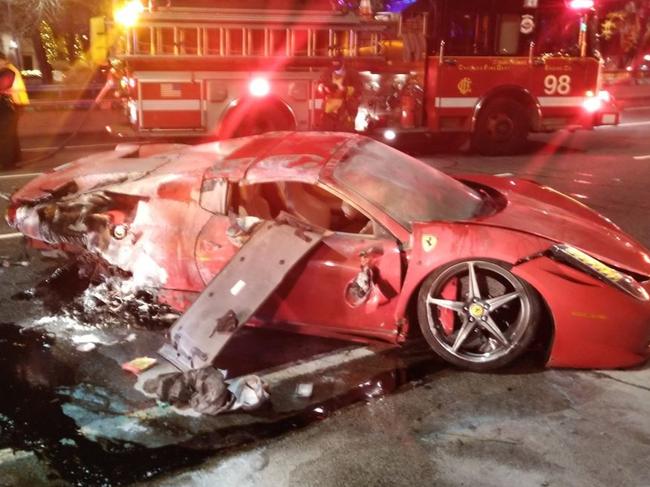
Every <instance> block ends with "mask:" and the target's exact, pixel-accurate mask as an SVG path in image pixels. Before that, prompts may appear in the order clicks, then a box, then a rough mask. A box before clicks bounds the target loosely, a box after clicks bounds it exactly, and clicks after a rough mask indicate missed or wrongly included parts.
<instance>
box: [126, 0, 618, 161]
mask: <svg viewBox="0 0 650 487" xmlns="http://www.w3.org/2000/svg"><path fill="white" fill-rule="evenodd" d="M488 4H490V5H488ZM578 7H579V8H578V9H573V8H571V6H569V5H567V4H565V3H564V2H563V1H562V2H558V0H547V1H544V0H499V1H497V0H484V1H479V0H456V1H453V2H452V1H451V0H431V1H429V2H428V3H426V5H425V6H418V5H417V4H415V5H412V6H411V8H409V9H406V10H405V11H403V12H401V13H375V14H371V15H368V14H366V15H359V14H357V13H340V12H325V11H309V10H300V11H296V10H293V11H288V10H252V9H217V8H189V7H186V8H180V7H165V8H159V9H156V10H153V11H147V12H143V13H142V15H141V16H140V18H139V20H138V23H137V25H136V26H135V27H132V28H129V29H127V30H126V31H125V37H124V42H123V44H122V46H121V52H119V53H118V54H117V57H118V58H119V59H120V60H121V61H123V63H124V66H125V68H126V73H128V74H127V75H126V77H125V78H124V80H123V85H124V86H125V87H126V88H127V89H128V91H129V95H128V98H127V106H128V115H129V118H130V123H131V126H132V129H133V130H134V131H135V132H136V133H137V134H138V135H139V136H142V137H147V136H168V137H169V136H188V135H195V136H202V137H219V138H223V137H231V136H239V135H247V134H252V133H259V132H262V131H267V130H294V129H296V130H314V129H318V128H319V127H321V120H322V117H323V111H324V109H325V104H326V102H327V94H326V93H324V92H323V89H322V79H323V73H327V69H328V68H329V69H331V68H330V66H331V63H332V60H333V59H334V58H338V57H340V56H343V59H344V66H345V70H346V71H348V72H354V73H356V74H358V76H359V78H360V81H361V87H362V88H361V90H360V91H361V93H356V94H355V96H357V97H358V103H357V105H358V111H357V113H356V117H355V119H354V128H355V129H356V130H357V131H359V132H365V133H369V134H374V135H377V136H379V137H383V138H384V139H385V140H386V141H388V142H391V141H393V140H395V139H396V138H397V139H398V138H399V137H400V136H401V134H402V133H405V132H466V133H471V134H472V140H473V142H474V143H475V145H476V147H477V148H478V149H479V150H480V151H481V152H483V153H486V154H505V153H512V152H515V151H517V150H519V149H520V148H521V146H522V144H523V142H524V141H525V139H526V137H527V136H528V134H529V132H543V131H552V130H557V129H561V128H592V127H594V126H598V125H615V124H617V123H618V111H617V110H616V107H615V104H614V102H613V100H611V99H610V97H609V95H608V94H607V93H606V92H604V91H602V90H601V86H600V72H601V63H600V61H599V59H598V58H597V51H596V47H597V45H596V40H595V36H593V35H592V30H591V27H592V25H597V22H596V21H592V15H593V11H592V10H591V9H590V8H589V2H586V4H585V2H584V1H583V0H580V3H579V4H578Z"/></svg>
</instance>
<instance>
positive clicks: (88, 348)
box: [77, 342, 97, 352]
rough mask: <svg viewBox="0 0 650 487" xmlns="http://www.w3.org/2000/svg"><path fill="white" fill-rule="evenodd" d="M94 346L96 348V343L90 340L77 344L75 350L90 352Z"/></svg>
mask: <svg viewBox="0 0 650 487" xmlns="http://www.w3.org/2000/svg"><path fill="white" fill-rule="evenodd" d="M95 348H97V345H95V344H94V343H92V342H88V343H82V344H81V345H79V346H77V350H78V351H79V352H91V351H93V350H95Z"/></svg>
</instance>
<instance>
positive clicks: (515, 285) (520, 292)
mask: <svg viewBox="0 0 650 487" xmlns="http://www.w3.org/2000/svg"><path fill="white" fill-rule="evenodd" d="M539 314H540V306H539V299H538V297H537V295H536V293H535V291H534V290H533V289H532V287H531V286H530V285H528V284H527V283H526V282H524V281H522V280H521V279H519V278H518V277H516V276H515V275H514V274H512V272H510V271H509V270H508V268H507V265H506V264H501V263H497V262H493V261H489V260H467V261H462V262H457V263H454V264H451V265H448V266H446V267H444V268H442V269H439V270H438V271H436V272H434V273H432V274H431V275H430V276H429V277H428V278H427V279H426V280H425V281H424V283H423V284H422V286H421V288H420V293H419V296H418V320H419V323H420V327H421V329H422V333H423V334H424V337H425V339H426V340H427V342H428V343H429V345H431V347H432V348H433V350H434V351H435V352H436V353H438V355H440V356H441V357H442V358H443V359H445V360H446V361H448V362H450V363H452V364H454V365H457V366H459V367H463V368H466V369H471V370H478V371H483V370H491V369H495V368H498V367H502V366H504V365H506V364H508V363H510V362H512V361H513V360H514V359H515V358H517V357H518V356H519V355H520V354H521V353H522V352H523V351H524V350H526V348H527V347H528V345H530V342H531V341H532V339H533V338H534V336H535V331H536V328H537V324H538V321H539Z"/></svg>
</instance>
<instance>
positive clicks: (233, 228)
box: [226, 216, 262, 248]
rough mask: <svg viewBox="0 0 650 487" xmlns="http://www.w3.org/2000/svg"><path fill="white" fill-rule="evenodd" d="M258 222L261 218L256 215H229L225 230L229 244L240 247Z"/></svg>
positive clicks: (246, 240)
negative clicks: (228, 222)
mask: <svg viewBox="0 0 650 487" xmlns="http://www.w3.org/2000/svg"><path fill="white" fill-rule="evenodd" d="M259 223H262V220H261V219H259V218H257V217H256V216H242V217H234V216H231V218H230V226H229V227H228V229H227V230H226V237H227V238H228V241H229V242H230V243H231V244H233V245H234V246H235V247H237V248H240V247H241V246H242V245H244V244H245V243H246V242H248V240H249V239H250V238H251V234H252V233H253V230H254V229H255V227H256V226H257V225H258V224H259Z"/></svg>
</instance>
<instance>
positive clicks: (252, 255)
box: [158, 222, 322, 370]
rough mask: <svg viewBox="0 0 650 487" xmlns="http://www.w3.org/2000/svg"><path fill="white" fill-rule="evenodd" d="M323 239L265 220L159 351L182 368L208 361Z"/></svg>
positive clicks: (192, 367)
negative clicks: (168, 342) (168, 341)
mask: <svg viewBox="0 0 650 487" xmlns="http://www.w3.org/2000/svg"><path fill="white" fill-rule="evenodd" d="M321 239H322V235H320V234H318V233H314V232H309V231H305V230H301V229H297V228H296V227H293V226H290V225H285V224H279V223H276V222H265V223H263V224H262V226H261V228H258V229H257V230H256V231H255V232H254V233H253V235H252V237H251V239H250V240H249V241H248V242H246V243H245V244H244V245H243V246H242V248H241V250H240V251H239V252H238V253H237V254H236V255H235V256H233V258H232V259H231V260H230V261H229V262H228V264H226V266H225V267H224V268H223V269H222V270H221V272H220V273H219V274H217V275H216V276H215V277H214V279H212V281H210V283H209V284H208V285H207V287H206V288H205V289H204V290H203V292H202V293H201V295H200V296H199V297H198V298H197V300H196V301H195V302H194V303H193V304H192V306H190V308H189V309H188V310H187V311H186V312H185V314H183V316H181V317H180V318H179V319H178V321H177V322H176V323H175V324H174V325H173V326H172V328H171V330H170V337H171V344H167V345H165V346H163V347H162V348H161V349H160V350H159V351H158V353H159V354H160V355H161V356H162V357H164V358H165V359H167V360H168V361H170V362H171V363H173V364H174V365H175V366H177V367H178V368H179V369H181V370H188V369H196V368H200V367H205V366H207V365H210V364H211V363H212V361H213V360H214V359H215V357H216V356H217V355H218V354H219V352H220V351H221V349H222V348H223V347H224V346H225V345H226V343H227V342H228V340H229V339H230V337H231V336H232V335H233V334H234V333H235V332H236V331H237V329H239V327H240V326H242V325H244V324H245V323H246V322H247V321H248V320H249V319H250V318H251V317H252V316H253V315H254V314H255V312H256V311H257V309H258V308H259V307H260V306H262V304H264V302H265V301H266V300H267V298H268V297H269V296H270V295H271V293H273V291H275V289H276V288H277V287H278V286H279V285H280V284H281V283H282V281H283V280H284V278H285V277H286V276H287V274H288V273H289V271H290V270H291V269H292V267H293V266H294V265H296V264H297V263H298V262H299V261H300V260H301V259H302V258H304V257H305V256H306V255H307V254H308V253H309V252H310V250H311V249H313V248H314V247H315V246H316V245H317V244H318V243H319V242H320V241H321Z"/></svg>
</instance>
